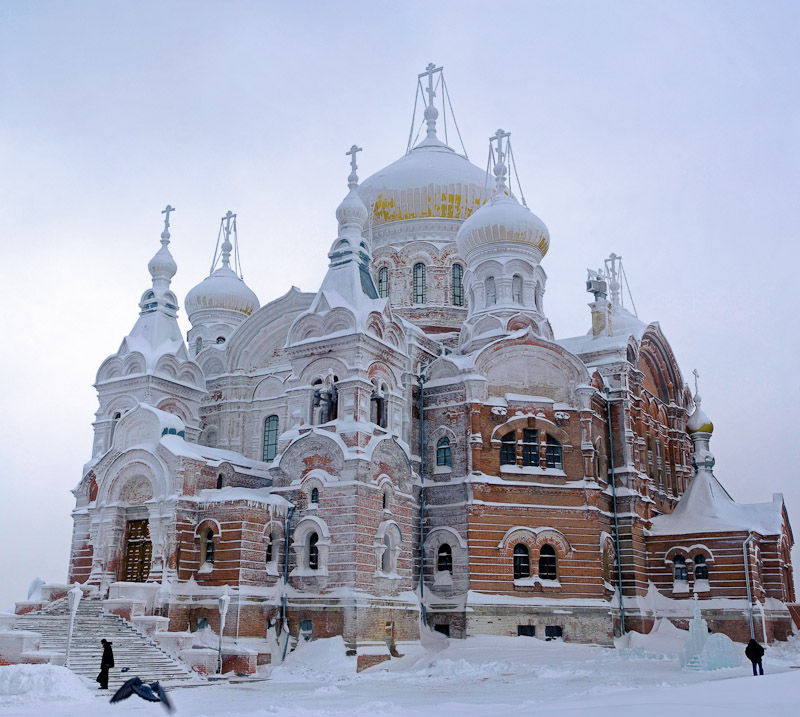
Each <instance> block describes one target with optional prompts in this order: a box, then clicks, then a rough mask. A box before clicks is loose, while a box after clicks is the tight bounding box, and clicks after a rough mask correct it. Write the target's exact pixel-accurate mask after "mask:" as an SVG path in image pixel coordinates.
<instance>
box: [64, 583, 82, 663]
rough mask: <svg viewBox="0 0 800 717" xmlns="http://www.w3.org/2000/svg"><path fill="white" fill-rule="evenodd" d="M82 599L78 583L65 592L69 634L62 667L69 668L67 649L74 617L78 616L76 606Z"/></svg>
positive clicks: (70, 640)
mask: <svg viewBox="0 0 800 717" xmlns="http://www.w3.org/2000/svg"><path fill="white" fill-rule="evenodd" d="M82 597H83V591H82V590H81V586H80V585H78V583H75V585H74V587H73V588H72V589H71V590H69V591H68V592H67V602H68V603H69V632H68V633H67V654H66V655H65V657H64V667H69V648H70V646H71V645H72V628H73V627H75V615H77V614H78V604H79V603H80V601H81V598H82Z"/></svg>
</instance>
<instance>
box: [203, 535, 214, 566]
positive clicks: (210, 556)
mask: <svg viewBox="0 0 800 717" xmlns="http://www.w3.org/2000/svg"><path fill="white" fill-rule="evenodd" d="M200 552H201V555H200V557H201V560H200V563H201V564H205V563H213V562H214V531H213V530H211V528H208V529H207V530H206V532H205V533H204V534H203V538H202V543H201V545H200Z"/></svg>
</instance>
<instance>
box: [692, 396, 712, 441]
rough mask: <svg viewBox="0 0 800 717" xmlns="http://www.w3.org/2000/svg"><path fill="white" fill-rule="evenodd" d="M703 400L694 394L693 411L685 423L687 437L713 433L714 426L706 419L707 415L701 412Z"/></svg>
mask: <svg viewBox="0 0 800 717" xmlns="http://www.w3.org/2000/svg"><path fill="white" fill-rule="evenodd" d="M702 402H703V399H702V398H701V397H700V394H695V397H694V411H693V412H692V415H691V416H689V419H688V420H687V421H686V432H687V433H688V434H689V435H692V434H693V433H713V432H714V424H713V423H712V422H711V419H710V418H709V417H708V414H707V413H706V412H705V411H704V410H703V407H702V405H701V404H702Z"/></svg>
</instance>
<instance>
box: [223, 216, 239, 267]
mask: <svg viewBox="0 0 800 717" xmlns="http://www.w3.org/2000/svg"><path fill="white" fill-rule="evenodd" d="M222 221H223V222H224V223H225V224H224V226H223V232H224V237H225V238H224V240H223V242H222V247H221V248H222V266H224V267H225V268H226V269H230V268H231V250H232V249H233V244H231V222H233V231H234V232H235V231H236V215H235V214H234V213H233V212H232V211H231V210H230V209H229V210H228V211H227V212H226V214H225V216H224V217H222Z"/></svg>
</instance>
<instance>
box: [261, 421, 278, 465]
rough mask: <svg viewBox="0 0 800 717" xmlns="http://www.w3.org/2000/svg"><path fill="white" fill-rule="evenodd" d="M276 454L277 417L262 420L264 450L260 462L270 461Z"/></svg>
mask: <svg viewBox="0 0 800 717" xmlns="http://www.w3.org/2000/svg"><path fill="white" fill-rule="evenodd" d="M277 452H278V417H277V416H267V417H266V418H265V419H264V450H263V454H262V460H264V461H271V460H272V459H273V458H275V455H276V454H277Z"/></svg>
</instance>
